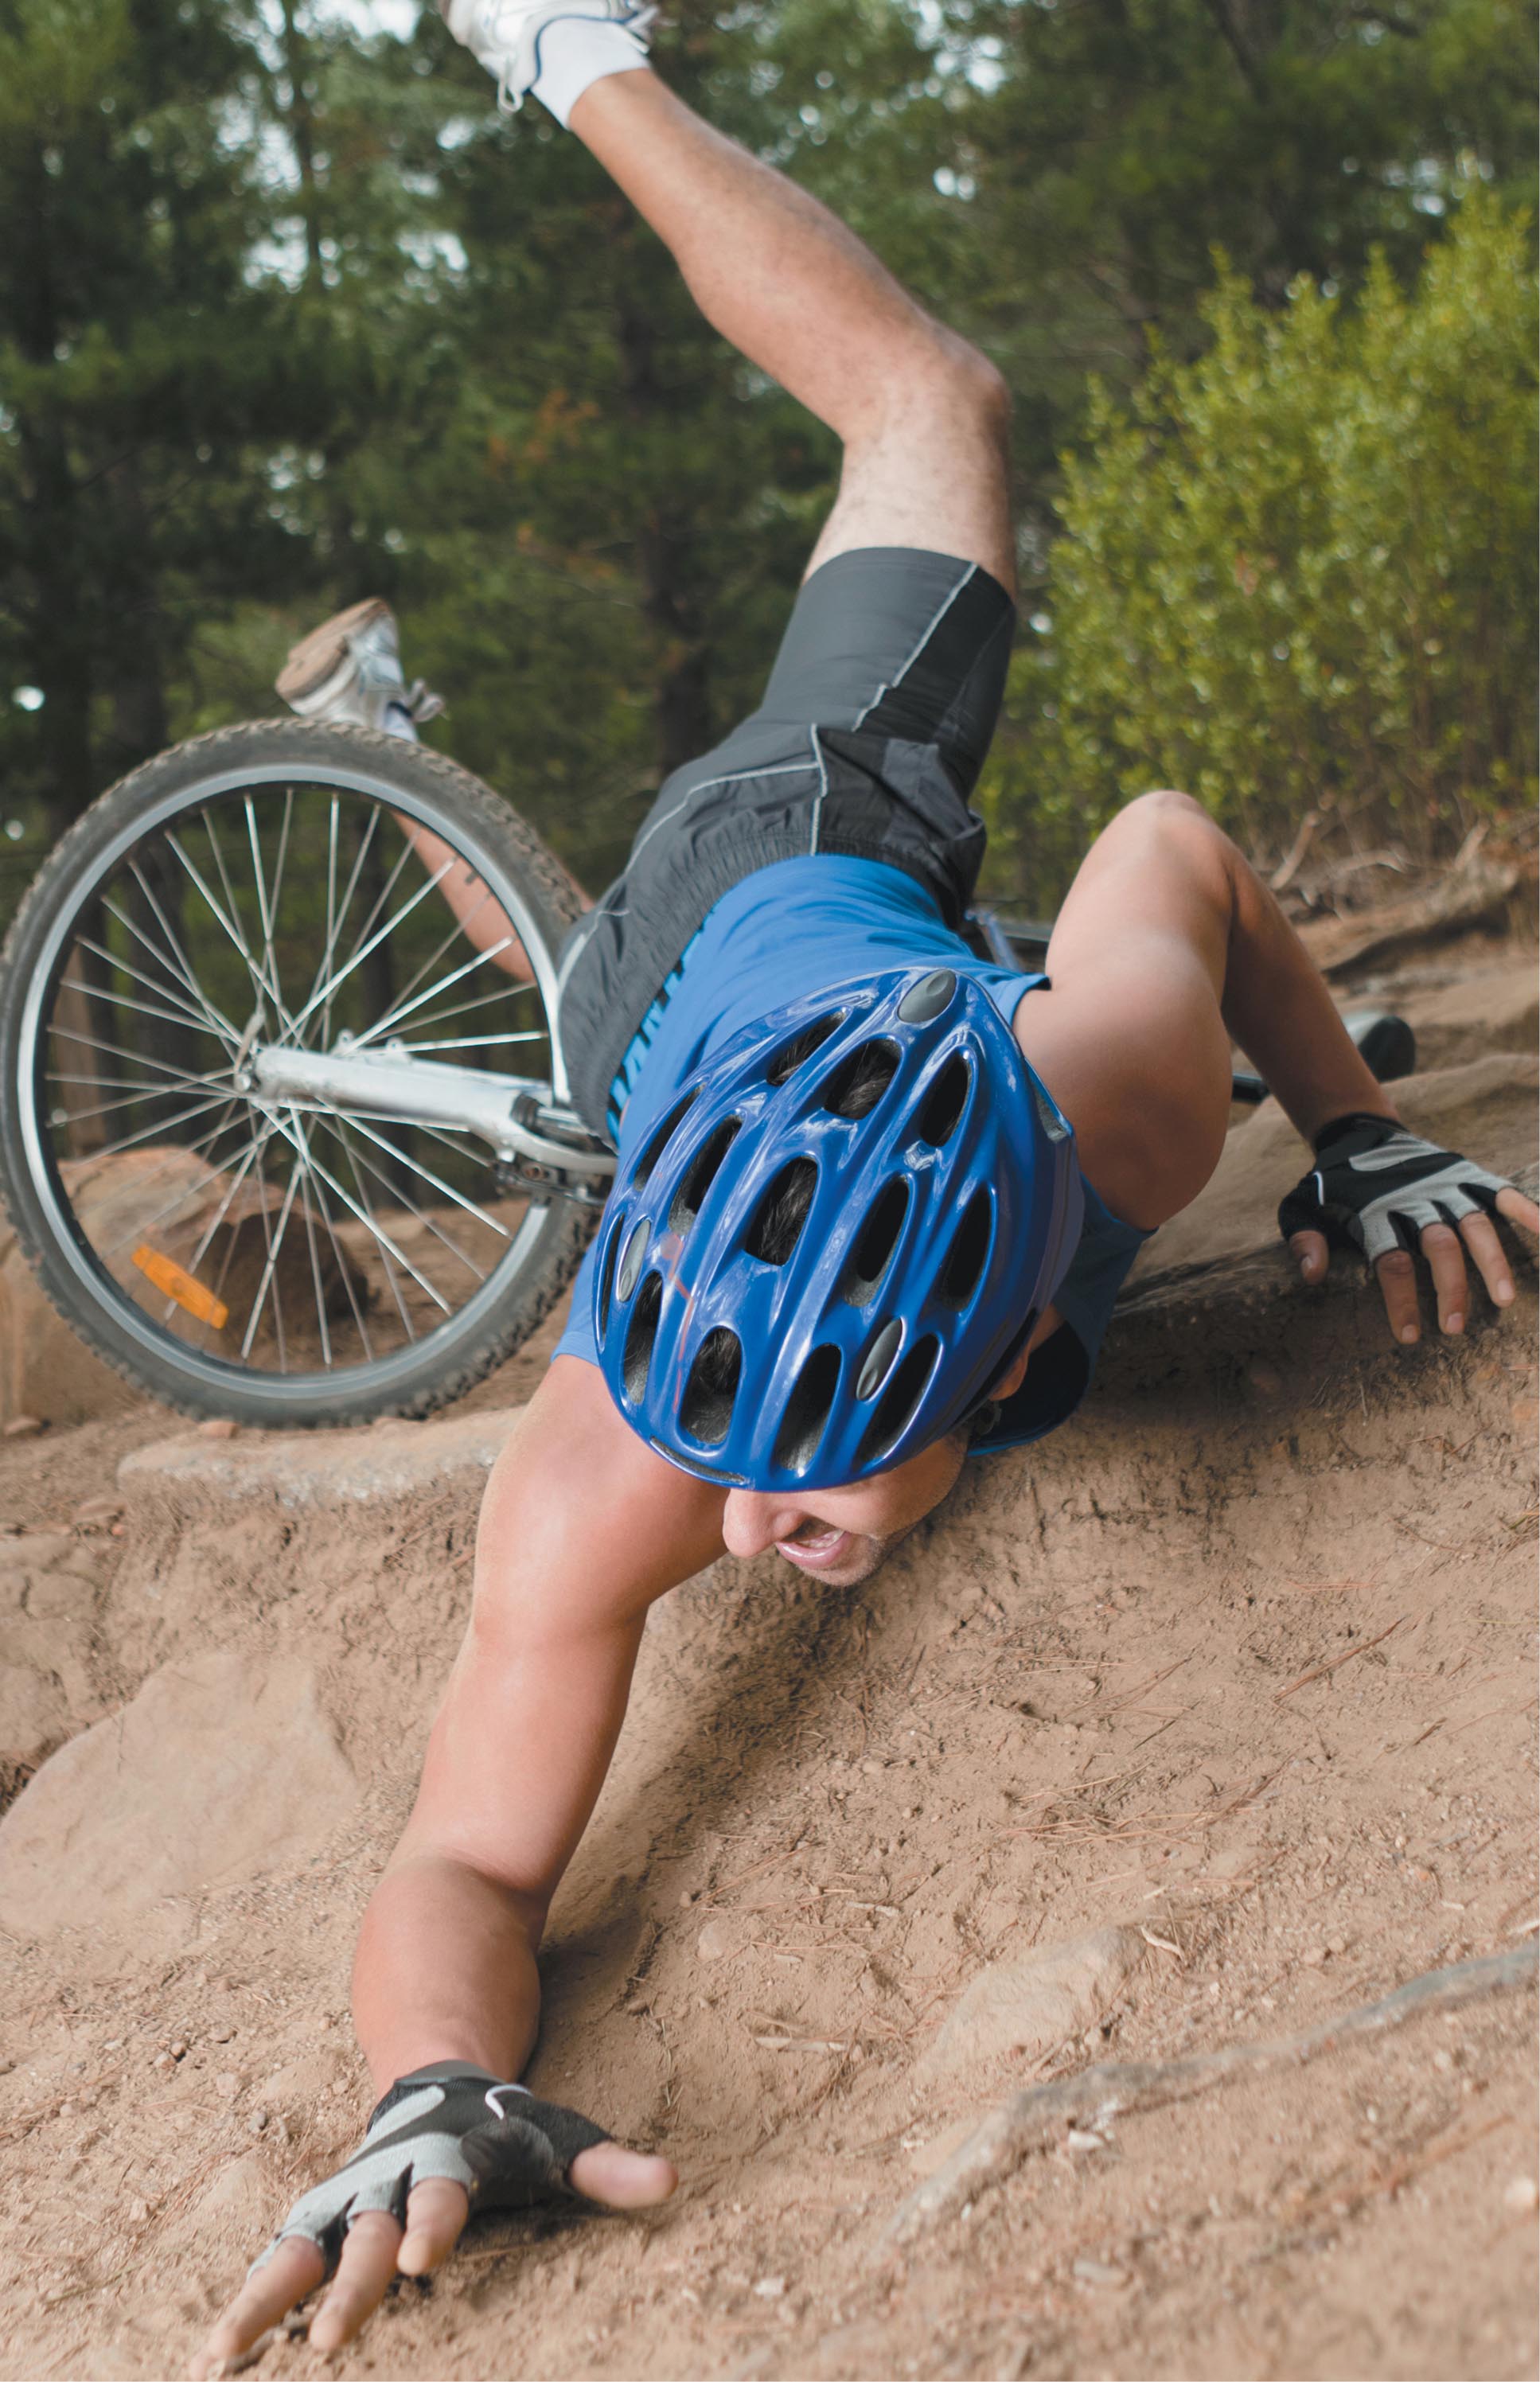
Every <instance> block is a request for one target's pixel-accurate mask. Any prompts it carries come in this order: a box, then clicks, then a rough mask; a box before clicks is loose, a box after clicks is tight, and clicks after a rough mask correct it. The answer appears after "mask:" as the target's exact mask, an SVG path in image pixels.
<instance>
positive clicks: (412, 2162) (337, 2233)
mask: <svg viewBox="0 0 1540 2382" xmlns="http://www.w3.org/2000/svg"><path fill="white" fill-rule="evenodd" d="M609 2140H610V2137H609V2135H607V2134H606V2132H605V2130H604V2129H603V2127H602V2126H596V2125H593V2124H591V2123H590V2122H589V2120H588V2119H587V2118H580V2117H579V2116H578V2114H577V2112H576V2110H575V2109H563V2108H561V2107H560V2106H558V2105H557V2103H555V2102H554V2101H538V2100H536V2097H535V2095H534V2094H533V2093H529V2092H526V2091H525V2089H524V2086H523V2085H522V2084H508V2083H504V2082H503V2081H500V2079H499V2078H498V2077H496V2076H493V2075H490V2074H488V2072H487V2069H484V2068H472V2067H469V2066H467V2065H466V2063H465V2062H464V2061H462V2060H457V2059H448V2060H443V2061H440V2062H439V2063H438V2064H437V2065H436V2066H434V2067H432V2068H417V2069H413V2072H412V2074H411V2075H410V2076H402V2077H401V2078H400V2079H399V2081H397V2082H396V2083H394V2084H392V2085H391V2087H390V2090H389V2092H388V2093H386V2095H385V2097H384V2099H383V2100H382V2101H381V2102H380V2104H379V2106H378V2107H377V2108H376V2110H375V2112H374V2114H373V2116H372V2117H371V2118H370V2119H369V2125H368V2130H367V2131H366V2133H365V2134H364V2137H363V2142H362V2143H361V2144H360V2145H359V2148H358V2149H357V2150H356V2151H355V2152H354V2153H353V2155H352V2156H351V2159H349V2160H348V2162H347V2164H346V2166H345V2167H339V2169H338V2171H337V2173H336V2174H335V2175H331V2176H328V2177H327V2178H326V2181H325V2182H324V2183H318V2184H317V2185H316V2186H315V2187H314V2191H312V2192H306V2193H305V2194H304V2196H303V2198H302V2199H301V2200H297V2201H296V2202H295V2204H294V2205H293V2207H292V2208H291V2209H290V2212H289V2215H288V2216H287V2217H286V2218H285V2219H284V2222H283V2225H282V2227H281V2228H280V2229H279V2230H278V2232H277V2235H276V2236H275V2237H274V2239H273V2241H271V2242H270V2243H269V2244H268V2246H267V2248H266V2249H265V2251H264V2252H263V2254H262V2256H261V2257H260V2258H259V2259H258V2260H257V2262H256V2264H257V2266H261V2265H265V2264H266V2262H267V2260H268V2259H269V2258H270V2257H271V2256H272V2255H273V2253H274V2251H275V2250H276V2249H277V2246H278V2243H279V2242H280V2241H289V2240H290V2239H292V2238H293V2237H294V2236H295V2235H298V2236H300V2237H301V2238H302V2239H303V2240H304V2241H314V2243H315V2245H316V2247H317V2248H318V2249H319V2250H320V2251H321V2252H322V2253H324V2255H325V2257H326V2265H327V2270H328V2272H329V2270H330V2269H331V2268H332V2267H333V2266H335V2265H336V2264H337V2261H338V2259H339V2257H340V2255H341V2253H342V2243H343V2240H344V2238H345V2236H346V2234H347V2231H348V2229H349V2227H350V2226H351V2224H352V2222H353V2219H354V2218H355V2217H357V2216H363V2213H364V2211H365V2210H366V2209H373V2208H378V2209H383V2210H384V2211H385V2212H386V2214H387V2215H388V2216H394V2217H395V2218H396V2220H397V2222H398V2223H399V2224H404V2223H405V2221H406V2202H407V2194H408V2193H409V2192H411V2190H412V2188H413V2184H417V2183H422V2182H423V2181H424V2180H425V2179H426V2178H427V2177H428V2176H445V2177H447V2178H448V2179H449V2180H450V2182H451V2183H458V2184H462V2185H463V2186H464V2189H465V2192H466V2196H467V2198H468V2199H469V2201H470V2204H471V2206H472V2208H473V2209H480V2208H527V2207H529V2206H530V2205H531V2204H533V2203H534V2202H536V2201H537V2200H545V2199H548V2198H550V2197H551V2196H552V2195H553V2194H554V2195H557V2196H561V2195H563V2194H565V2193H567V2192H570V2190H571V2186H570V2185H569V2184H568V2181H567V2173H568V2169H569V2168H570V2167H571V2166H572V2163H573V2159H574V2158H576V2156H577V2155H578V2153H579V2152H580V2151H585V2150H588V2149H590V2148H591V2147H592V2145H593V2144H594V2143H602V2142H608V2141H609ZM252 2271H253V2274H254V2273H255V2271H256V2267H253V2270H252Z"/></svg>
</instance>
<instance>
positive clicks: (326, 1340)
mask: <svg viewBox="0 0 1540 2382" xmlns="http://www.w3.org/2000/svg"><path fill="white" fill-rule="evenodd" d="M289 1115H290V1123H297V1122H298V1117H299V1111H297V1110H296V1109H295V1108H294V1107H292V1105H291V1106H290V1111H289ZM300 1167H301V1170H302V1173H303V1175H304V1196H303V1197H302V1200H301V1203H300V1206H301V1212H302V1215H303V1217H304V1220H305V1246H306V1248H307V1250H308V1251H309V1254H310V1279H311V1281H312V1282H313V1283H314V1285H315V1323H316V1329H317V1330H318V1331H319V1332H320V1334H321V1362H322V1364H323V1365H325V1366H326V1369H327V1370H328V1372H329V1370H330V1369H331V1332H330V1331H329V1329H328V1327H327V1323H326V1293H325V1291H324V1290H323V1289H322V1287H321V1261H320V1259H319V1258H318V1257H317V1256H316V1253H315V1212H314V1209H313V1207H312V1205H311V1199H310V1160H309V1159H308V1157H301V1158H300Z"/></svg>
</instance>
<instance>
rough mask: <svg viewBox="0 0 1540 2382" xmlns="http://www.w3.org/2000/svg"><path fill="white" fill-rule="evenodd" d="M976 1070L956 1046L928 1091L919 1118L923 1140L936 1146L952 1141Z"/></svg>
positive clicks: (920, 1134)
mask: <svg viewBox="0 0 1540 2382" xmlns="http://www.w3.org/2000/svg"><path fill="white" fill-rule="evenodd" d="M972 1081H973V1070H972V1069H971V1067H970V1066H969V1065H968V1063H967V1060H966V1059H965V1058H964V1056H963V1054H962V1052H961V1051H960V1050H954V1052H953V1053H952V1056H951V1058H950V1059H948V1061H947V1062H946V1064H945V1066H944V1067H943V1068H942V1070H941V1073H940V1074H938V1075H937V1077H936V1079H935V1081H934V1083H933V1084H932V1085H931V1087H930V1090H929V1091H928V1092H927V1093H926V1095H925V1099H924V1103H923V1105H922V1106H921V1109H920V1111H919V1118H918V1132H919V1136H920V1139H921V1140H922V1141H928V1142H930V1143H931V1144H932V1145H933V1147H934V1148H937V1149H940V1148H941V1147H942V1143H943V1142H946V1141H950V1140H951V1138H952V1136H953V1134H954V1133H955V1131H956V1129H957V1119H958V1118H959V1117H960V1116H961V1115H962V1112H963V1110H964V1108H965V1107H966V1106H967V1095H968V1087H969V1086H970V1085H971V1083H972Z"/></svg>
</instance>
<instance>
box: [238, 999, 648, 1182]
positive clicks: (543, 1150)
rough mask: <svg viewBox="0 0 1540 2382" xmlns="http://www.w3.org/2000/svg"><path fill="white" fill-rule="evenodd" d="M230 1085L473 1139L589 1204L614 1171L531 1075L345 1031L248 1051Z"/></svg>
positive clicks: (522, 1176) (526, 1175)
mask: <svg viewBox="0 0 1540 2382" xmlns="http://www.w3.org/2000/svg"><path fill="white" fill-rule="evenodd" d="M236 1082H237V1086H238V1087H239V1088H240V1090H241V1091H245V1092H249V1093H251V1094H252V1095H253V1097H254V1098H256V1099H260V1100H271V1101H274V1102H277V1101H285V1102H290V1101H292V1102H293V1103H294V1104H295V1105H297V1106H299V1107H302V1108H313V1109H314V1108H319V1109H326V1108H337V1109H341V1110H343V1111H348V1110H350V1109H361V1110H363V1111H365V1112H366V1113H368V1114H369V1115H371V1116H386V1117H391V1118H394V1119H396V1120H397V1121H398V1122H400V1123H407V1124H431V1125H444V1126H448V1127H449V1128H450V1129H451V1130H453V1131H458V1132H461V1133H474V1135H475V1136H477V1138H478V1139H479V1140H481V1141H485V1142H487V1144H488V1145H489V1146H490V1148H492V1150H493V1151H494V1153H495V1154H496V1156H497V1157H498V1158H499V1160H501V1161H502V1162H503V1163H504V1164H505V1165H508V1166H510V1167H511V1168H512V1170H513V1172H514V1173H515V1174H516V1175H517V1176H518V1178H519V1180H520V1181H521V1182H523V1183H529V1184H533V1185H548V1187H549V1188H551V1189H553V1190H556V1191H559V1192H564V1193H565V1194H566V1196H568V1197H579V1198H584V1197H587V1198H592V1197H595V1196H597V1195H599V1194H601V1193H602V1189H603V1186H605V1185H607V1184H608V1182H609V1180H610V1176H611V1175H612V1174H613V1173H614V1172H615V1153H614V1151H613V1150H612V1149H609V1148H606V1147H605V1145H604V1144H603V1143H602V1142H598V1141H596V1140H595V1138H594V1136H593V1135H592V1134H590V1133H589V1131H588V1129H587V1127H586V1126H585V1124H583V1123H581V1122H580V1120H579V1119H578V1118H577V1117H575V1116H574V1115H573V1112H572V1111H571V1110H570V1109H564V1108H552V1107H551V1106H549V1105H548V1100H549V1092H550V1087H549V1085H548V1084H543V1083H537V1082H536V1081H535V1079H534V1078H533V1077H531V1076H527V1075H494V1074H488V1073H487V1072H486V1070H485V1069H483V1068H480V1067H451V1066H447V1065H444V1064H441V1063H440V1062H438V1061H437V1060H432V1059H411V1058H407V1057H406V1056H405V1055H404V1054H402V1053H400V1052H399V1051H398V1050H393V1049H392V1048H391V1046H390V1045H389V1044H388V1043H387V1044H386V1046H385V1048H384V1049H383V1050H372V1049H358V1048H355V1047H352V1046H351V1043H350V1040H349V1038H348V1037H347V1036H346V1035H343V1036H341V1037H339V1040H338V1043H337V1047H336V1048H335V1050H294V1049H291V1048H290V1047H289V1046H288V1045H286V1044H284V1043H281V1042H275V1043H268V1044H266V1045H265V1046H259V1047H258V1048H257V1049H255V1050H253V1051H252V1052H251V1053H250V1055H249V1056H248V1057H247V1058H246V1060H245V1061H244V1062H242V1063H241V1064H240V1068H239V1070H238V1073H237V1076H236Z"/></svg>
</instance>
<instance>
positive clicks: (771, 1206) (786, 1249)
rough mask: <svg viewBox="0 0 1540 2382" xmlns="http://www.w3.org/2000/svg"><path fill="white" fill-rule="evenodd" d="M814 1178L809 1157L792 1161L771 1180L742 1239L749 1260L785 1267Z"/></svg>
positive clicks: (814, 1186)
mask: <svg viewBox="0 0 1540 2382" xmlns="http://www.w3.org/2000/svg"><path fill="white" fill-rule="evenodd" d="M818 1179H819V1170H818V1165H817V1162H816V1161H815V1160H813V1159H811V1158H794V1159H792V1160H790V1162H789V1163H788V1164H787V1165H785V1166H783V1167H782V1169H781V1172H780V1173H778V1174H777V1175H775V1176H774V1177H773V1178H772V1180H771V1182H770V1188H769V1189H768V1191H767V1192H766V1193H765V1196H764V1197H763V1198H762V1199H761V1200H760V1202H759V1205H758V1208H757V1209H755V1211H754V1221H753V1222H752V1223H751V1224H750V1225H749V1228H748V1231H747V1233H746V1234H745V1237H744V1246H745V1249H746V1250H747V1251H748V1254H749V1256H750V1257H751V1258H759V1259H762V1260H763V1262H764V1263H765V1264H766V1265H773V1266H780V1265H784V1264H785V1262H786V1259H788V1258H789V1257H790V1256H791V1253H792V1251H793V1250H794V1249H795V1246H796V1245H797V1243H798V1241H799V1240H800V1239H801V1237H802V1227H803V1226H804V1224H805V1223H806V1222H807V1210H808V1209H809V1208H810V1207H811V1206H812V1204H813V1193H814V1191H815V1190H816V1189H817V1187H818Z"/></svg>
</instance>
